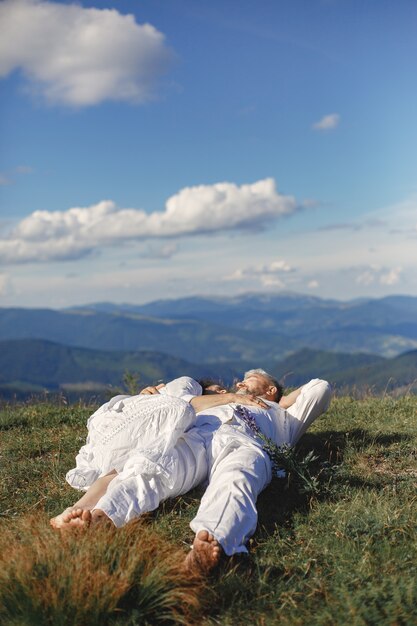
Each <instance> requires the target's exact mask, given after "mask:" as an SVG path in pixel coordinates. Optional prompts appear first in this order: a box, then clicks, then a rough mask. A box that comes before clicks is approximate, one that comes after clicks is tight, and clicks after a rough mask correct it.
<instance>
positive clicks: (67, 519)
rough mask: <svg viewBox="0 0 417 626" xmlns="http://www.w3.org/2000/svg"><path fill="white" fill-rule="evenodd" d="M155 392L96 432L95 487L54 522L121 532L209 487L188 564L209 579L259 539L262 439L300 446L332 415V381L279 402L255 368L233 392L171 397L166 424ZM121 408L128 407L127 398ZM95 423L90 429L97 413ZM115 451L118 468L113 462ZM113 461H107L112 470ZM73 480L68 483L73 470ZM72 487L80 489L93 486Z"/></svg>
mask: <svg viewBox="0 0 417 626" xmlns="http://www.w3.org/2000/svg"><path fill="white" fill-rule="evenodd" d="M188 380H190V379H188ZM193 382H195V381H193ZM155 391H156V394H154V395H151V396H145V397H147V398H148V404H147V405H145V401H144V400H143V397H142V399H141V400H139V401H137V404H136V405H135V401H133V399H132V407H131V408H132V411H125V415H123V417H120V415H119V416H118V421H117V423H116V424H114V423H113V424H112V423H111V418H112V415H108V416H107V417H108V418H109V420H108V426H107V427H106V428H104V427H103V425H102V426H101V428H102V430H101V431H100V428H98V431H100V432H98V434H97V437H96V443H97V448H96V449H94V450H93V449H91V448H90V449H88V450H87V452H86V457H85V458H86V459H87V461H88V462H91V460H92V458H93V459H94V462H95V463H97V462H103V467H102V469H101V474H100V475H99V477H98V479H97V480H96V481H95V482H92V483H90V485H91V487H90V488H89V489H88V490H87V493H86V494H85V495H84V496H83V497H82V498H81V499H80V500H79V501H78V502H77V503H76V504H75V505H74V506H73V507H71V508H70V509H67V510H66V511H64V512H63V513H62V514H61V515H58V516H57V517H56V518H53V519H52V520H51V524H52V525H53V526H54V527H55V528H60V529H67V528H72V527H80V526H87V525H91V526H92V527H94V525H95V524H97V523H102V522H103V521H107V522H108V521H111V522H112V523H113V524H114V525H115V526H117V527H119V526H122V525H124V524H125V523H127V522H128V521H130V520H131V519H134V518H136V517H138V516H139V515H141V514H142V513H145V512H147V511H151V510H154V509H155V508H157V507H158V505H159V503H160V502H161V501H162V500H164V499H166V498H168V497H175V496H178V495H180V494H184V493H186V492H187V491H189V490H190V489H192V488H193V487H196V486H197V485H199V484H200V483H202V482H203V481H208V485H207V488H206V491H205V493H204V495H203V497H202V499H201V503H200V507H199V509H198V512H197V515H196V517H195V518H194V519H193V520H192V521H191V524H190V526H191V528H192V529H193V531H194V532H195V533H196V536H195V539H194V543H193V549H192V550H191V552H190V553H189V555H187V557H186V560H185V562H186V565H187V567H189V568H190V569H194V570H198V571H199V572H201V573H208V572H209V571H210V570H211V569H212V568H214V567H215V566H216V565H217V564H218V562H219V560H220V558H221V556H222V554H225V555H227V556H231V555H233V554H236V553H241V552H247V549H246V543H247V541H248V539H249V538H250V537H251V536H252V535H253V533H254V532H255V529H256V524H257V510H256V500H257V497H258V495H259V493H260V492H261V491H262V490H263V489H264V488H265V487H266V486H267V484H268V483H269V482H270V480H271V478H272V469H271V460H270V457H269V455H268V452H267V451H266V450H265V449H264V447H263V442H262V439H261V437H260V436H259V434H261V435H262V437H264V438H265V437H266V438H268V439H269V440H270V441H272V442H273V443H274V444H276V445H277V446H283V445H287V446H294V445H295V444H296V443H297V441H298V440H299V439H300V437H301V436H302V435H303V434H304V432H305V431H306V430H307V428H308V427H309V426H310V424H311V423H312V422H313V421H314V420H315V419H316V418H317V417H318V416H319V415H321V414H322V413H324V411H326V409H327V407H328V404H329V401H330V387H329V384H328V383H327V382H326V381H323V380H319V379H314V380H311V381H310V382H309V383H307V384H306V385H304V386H303V387H300V388H299V389H297V390H296V391H293V392H292V393H290V394H289V395H287V396H282V397H281V394H282V390H281V387H280V385H279V384H278V382H277V381H276V380H275V379H274V378H272V376H270V375H269V374H267V372H265V371H264V370H260V369H258V370H250V371H248V372H246V374H245V377H244V380H243V381H241V382H238V383H237V384H236V391H235V392H226V393H221V394H216V393H214V394H212V395H194V397H188V398H187V393H182V397H181V398H174V397H173V396H165V402H162V404H161V407H162V406H163V407H164V409H163V410H164V411H165V415H164V418H163V419H161V418H160V417H158V415H157V414H158V411H157V410H154V409H156V407H157V405H156V404H155V405H151V404H150V403H151V402H154V401H155V398H156V399H158V398H159V399H160V398H161V397H162V396H161V392H162V390H157V389H155ZM187 391H188V392H189V391H190V386H189V385H188V387H187ZM158 392H159V393H158ZM192 395H193V394H192V393H188V396H192ZM134 398H138V396H135V397H134ZM118 402H122V403H124V402H126V403H128V404H129V401H128V400H126V401H124V400H119V401H118ZM159 402H160V400H159ZM105 406H106V405H105ZM133 406H135V407H136V408H135V410H136V413H135V410H133ZM150 406H151V408H149V407H150ZM139 407H141V409H142V411H141V410H138V409H139ZM168 407H171V408H168ZM122 408H123V407H121V406H120V405H118V404H117V402H116V403H115V404H113V405H112V404H111V403H109V405H107V409H105V410H104V411H103V413H106V412H110V413H112V412H113V413H117V412H119V413H122ZM100 410H102V409H99V411H100ZM193 411H194V412H195V415H194V416H193ZM142 413H143V414H142ZM170 416H171V417H173V419H174V422H173V426H171V427H169V426H168V427H167V428H168V433H166V432H165V434H164V436H160V433H159V432H158V428H159V427H162V425H163V423H164V422H169V419H170ZM142 419H144V421H145V423H146V424H151V422H152V420H153V419H156V428H155V427H154V428H153V429H152V428H151V427H150V426H149V428H151V429H150V431H148V430H147V431H146V438H145V439H146V445H142V444H141V445H139V446H137V445H135V443H137V442H138V441H139V439H140V438H139V437H137V436H136V435H135V428H139V430H140V426H138V425H140V424H141V423H142ZM90 420H91V422H90V423H89V428H91V424H92V422H93V421H94V416H93V417H92V418H90ZM106 421H107V418H106ZM165 426H166V424H165ZM147 428H148V427H147ZM181 428H182V429H183V431H182V432H181V433H180V431H181ZM90 432H91V430H90ZM123 433H125V434H126V437H124V435H123ZM132 433H133V435H132ZM171 433H175V434H174V435H173V436H171ZM155 435H156V438H155V442H154V444H151V438H152V437H154V436H155ZM123 438H124V440H125V441H126V440H127V439H129V438H130V439H129V441H130V444H132V443H133V445H130V449H129V451H128V453H126V454H125V453H124V450H123V446H121V440H122V439H123ZM88 443H89V442H87V445H88ZM142 443H143V442H142ZM118 454H120V458H122V461H121V462H117V455H118ZM88 455H90V456H88ZM107 457H109V458H110V459H111V462H110V466H109V463H108V461H107ZM77 458H78V457H77ZM87 461H86V462H87ZM112 464H113V466H111V465H112ZM69 475H70V478H71V472H70V473H69ZM70 484H73V485H74V486H76V487H78V488H84V489H85V488H87V487H88V486H89V485H87V484H85V485H84V486H83V487H80V486H78V485H76V484H74V482H72V483H71V482H70Z"/></svg>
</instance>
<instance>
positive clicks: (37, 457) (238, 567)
mask: <svg viewBox="0 0 417 626" xmlns="http://www.w3.org/2000/svg"><path fill="white" fill-rule="evenodd" d="M93 409H94V407H89V406H81V405H76V406H75V405H74V406H65V405H63V406H59V405H53V404H33V403H27V404H21V405H17V406H16V405H13V406H12V405H5V406H3V407H2V408H1V410H0V430H1V440H0V459H1V479H2V480H1V491H0V513H1V518H0V526H1V528H0V530H1V532H0V561H1V563H0V623H1V624H5V625H8V626H9V625H10V626H17V625H19V626H22V625H25V626H26V625H27V626H38V625H39V624H42V626H43V625H51V626H57V625H62V626H64V625H65V626H70V625H71V626H72V625H73V626H80V625H84V624H85V625H88V626H90V625H100V626H103V625H107V624H108V625H110V624H111V625H114V624H118V625H122V624H123V625H130V626H134V625H136V624H137V625H139V624H150V625H153V624H179V623H183V624H193V623H195V624H205V625H206V626H208V625H209V624H210V625H214V624H221V625H224V626H226V625H240V624H259V625H261V624H264V625H267V624H278V623H279V624H284V625H287V626H294V625H308V626H314V625H320V626H322V625H329V626H333V625H335V624H337V625H338V624H340V625H341V624H351V625H356V624H358V625H359V624H360V625H365V624H366V625H374V624H375V625H378V626H380V625H388V624H390V625H391V624H392V625H394V624H395V625H397V624H398V625H408V624H410V625H411V624H416V623H417V584H416V583H417V565H416V563H417V506H416V504H417V499H416V495H415V494H416V489H415V488H416V483H417V456H416V449H417V445H416V444H417V434H416V417H417V401H416V398H415V396H414V397H413V396H409V397H402V398H398V399H393V398H391V397H388V396H386V397H383V398H382V397H368V398H366V399H364V400H355V399H353V398H351V397H341V398H337V399H334V400H333V402H332V405H331V408H330V410H329V412H328V413H327V414H326V415H325V416H323V417H322V418H321V419H320V420H318V421H317V422H316V424H315V425H314V427H313V428H312V429H311V432H310V433H309V434H308V435H306V436H305V437H304V439H303V440H302V442H301V444H300V447H299V449H298V453H297V454H298V455H299V457H300V458H303V457H304V456H305V455H306V453H307V452H308V451H309V450H314V451H315V454H316V456H317V457H318V458H317V459H316V461H314V463H313V465H312V466H311V468H310V471H311V473H312V474H313V475H314V476H315V477H316V478H317V489H316V491H315V493H313V494H312V493H309V494H306V493H301V492H300V490H299V489H298V488H297V486H296V485H295V484H294V483H290V484H289V485H288V484H287V482H286V481H282V480H281V481H279V480H274V481H273V483H272V484H271V485H270V486H269V487H268V489H267V490H266V491H265V492H264V493H263V494H262V496H261V498H260V500H259V514H260V515H259V525H258V530H257V533H256V535H255V536H254V538H253V539H252V541H251V545H250V555H249V557H248V558H247V559H244V560H242V561H241V562H235V563H233V564H231V565H230V566H229V567H228V568H226V569H224V570H222V571H221V573H220V574H219V576H218V577H217V578H216V579H215V580H211V581H209V584H207V583H203V582H202V581H198V580H191V579H190V578H189V577H186V576H184V574H183V573H182V572H181V570H180V568H179V563H180V561H181V559H182V557H183V554H184V550H185V549H186V544H189V543H190V542H191V540H192V533H191V531H190V529H189V527H188V523H189V520H190V519H191V518H192V516H193V514H194V513H195V511H196V508H197V506H198V502H199V498H200V496H201V493H200V492H199V491H197V490H196V491H194V492H192V493H190V494H188V495H187V496H185V497H181V498H177V499H175V500H173V501H167V502H166V503H165V504H164V505H162V506H161V507H160V509H159V510H158V511H156V512H155V513H153V514H150V515H147V516H146V517H145V519H144V520H142V521H141V522H139V523H134V524H131V525H129V526H128V527H126V528H124V529H121V530H119V531H110V530H108V529H101V530H100V532H97V531H93V530H89V531H87V532H86V533H84V534H80V535H77V534H76V535H72V534H71V535H69V536H68V535H67V536H65V537H64V538H62V537H61V536H60V535H59V534H57V533H54V532H53V531H52V530H51V529H50V528H49V526H48V518H49V517H50V516H51V515H53V514H56V513H58V512H59V511H60V510H61V509H62V508H63V507H65V506H68V505H69V504H71V503H72V502H73V501H74V499H75V498H76V495H77V494H76V492H75V491H73V490H72V489H71V488H70V487H69V486H68V485H66V484H65V482H64V475H65V472H66V471H67V470H68V469H69V468H70V467H72V466H73V460H74V456H75V454H76V452H77V450H78V448H79V447H80V445H81V444H82V441H83V440H84V438H85V433H86V429H85V421H86V419H87V417H88V416H89V415H90V413H91V412H92V411H93Z"/></svg>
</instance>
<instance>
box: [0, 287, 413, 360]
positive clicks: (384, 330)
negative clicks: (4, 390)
mask: <svg viewBox="0 0 417 626" xmlns="http://www.w3.org/2000/svg"><path fill="white" fill-rule="evenodd" d="M9 339H43V340H47V341H52V342H56V343H59V344H61V345H67V346H73V347H75V346H77V347H80V348H89V349H93V350H117V351H144V350H145V351H155V352H159V353H164V354H168V355H171V356H172V357H175V358H178V359H183V360H185V361H187V362H191V363H197V364H201V363H219V362H252V363H253V362H258V361H259V359H260V358H262V359H265V360H268V361H269V362H278V361H281V360H282V359H284V358H285V357H288V356H290V355H291V354H293V353H295V352H298V351H299V350H302V349H304V348H309V349H311V350H324V351H326V352H340V353H357V352H362V353H367V354H373V355H379V356H384V357H393V356H396V355H398V354H401V353H403V352H406V351H411V350H414V349H417V298H413V297H407V296H390V297H387V298H381V299H378V300H370V299H369V300H355V301H352V302H340V301H336V300H323V299H320V298H316V297H312V296H303V295H298V294H292V293H284V294H246V295H241V296H236V297H231V298H219V297H216V298H214V297H213V298H208V297H193V298H180V299H177V300H160V301H157V302H151V303H149V304H146V305H141V306H139V305H129V304H126V305H115V304H106V303H99V304H92V305H88V306H85V307H78V308H72V309H67V310H62V311H56V310H49V309H17V308H14V309H5V308H3V309H0V341H1V340H9Z"/></svg>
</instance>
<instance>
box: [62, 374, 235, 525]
mask: <svg viewBox="0 0 417 626" xmlns="http://www.w3.org/2000/svg"><path fill="white" fill-rule="evenodd" d="M225 393H227V389H226V388H225V387H224V385H222V384H220V383H219V382H216V381H215V380H212V379H205V380H202V381H201V385H200V383H197V382H196V381H195V380H193V379H192V378H189V377H187V376H183V377H181V378H178V379H175V380H173V381H171V382H169V383H167V384H166V385H164V384H160V385H157V386H155V387H153V386H151V387H146V388H145V389H143V390H142V391H141V392H140V394H138V395H137V396H131V397H130V396H116V397H115V398H112V399H111V400H110V401H109V402H107V403H106V404H104V405H102V406H101V407H100V408H99V409H98V410H97V411H96V412H95V413H94V414H93V415H92V416H91V417H90V418H89V420H88V422H87V427H88V436H87V442H86V444H85V445H84V446H83V447H82V448H81V449H80V451H79V453H78V455H77V457H76V467H75V468H74V469H72V470H70V471H69V472H68V473H67V475H66V480H67V482H68V483H69V484H70V485H71V486H72V487H74V488H75V489H78V490H82V491H86V493H85V494H84V495H83V496H82V497H81V498H80V499H79V500H78V501H77V502H76V503H75V504H74V505H73V506H71V507H68V508H67V509H65V510H64V511H63V512H62V513H61V514H60V515H57V516H56V517H54V518H52V519H51V520H50V523H51V525H52V526H53V527H54V528H57V529H61V530H65V529H71V528H76V527H78V528H79V527H82V526H86V525H89V524H90V523H95V522H97V521H99V520H100V521H103V520H104V519H107V520H108V517H107V516H106V515H104V514H103V512H102V511H100V510H99V509H95V507H96V505H97V503H98V502H99V500H100V498H101V497H102V496H104V495H105V493H106V491H107V488H108V486H109V484H110V482H111V481H112V480H113V479H114V478H115V477H116V476H117V475H119V474H121V473H122V472H123V469H124V467H125V466H126V463H128V462H129V461H130V465H132V462H134V464H135V470H136V471H140V470H141V469H142V470H143V471H144V472H146V471H149V469H159V471H160V472H162V473H164V475H165V476H166V477H168V476H169V472H170V471H172V468H170V467H169V461H170V458H169V456H170V455H169V451H170V450H171V449H172V448H173V447H174V446H175V444H176V443H177V441H178V439H179V437H180V436H181V435H182V434H183V433H184V432H186V431H187V430H189V429H190V428H191V427H192V426H193V425H194V423H195V417H196V416H195V411H194V409H193V407H192V405H191V404H190V402H191V401H192V399H193V398H194V397H197V396H199V395H201V394H204V395H212V394H225ZM164 462H165V464H166V466H165V467H164ZM141 466H142V467H141ZM157 466H158V468H157Z"/></svg>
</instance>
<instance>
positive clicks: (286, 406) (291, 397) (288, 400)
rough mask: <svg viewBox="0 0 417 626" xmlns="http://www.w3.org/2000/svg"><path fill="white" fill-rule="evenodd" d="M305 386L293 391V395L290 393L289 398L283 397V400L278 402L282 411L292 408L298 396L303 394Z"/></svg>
mask: <svg viewBox="0 0 417 626" xmlns="http://www.w3.org/2000/svg"><path fill="white" fill-rule="evenodd" d="M303 386H304V385H302V386H301V387H299V388H298V389H295V390H294V391H291V393H289V394H288V395H287V396H282V398H281V400H280V401H279V402H278V404H279V406H280V407H281V408H282V409H289V408H290V406H292V405H293V404H294V402H295V401H296V400H297V398H298V396H299V395H300V393H301V390H302V388H303Z"/></svg>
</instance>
